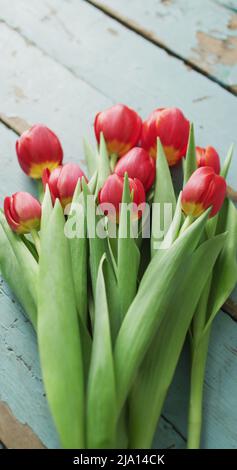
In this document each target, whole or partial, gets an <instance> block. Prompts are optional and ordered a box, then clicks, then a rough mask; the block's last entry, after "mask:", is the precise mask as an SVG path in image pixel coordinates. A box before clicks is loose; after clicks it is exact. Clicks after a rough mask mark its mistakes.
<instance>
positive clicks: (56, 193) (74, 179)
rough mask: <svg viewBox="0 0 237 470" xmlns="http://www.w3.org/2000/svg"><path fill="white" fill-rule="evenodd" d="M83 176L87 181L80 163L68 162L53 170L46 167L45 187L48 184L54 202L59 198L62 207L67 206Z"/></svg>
mask: <svg viewBox="0 0 237 470" xmlns="http://www.w3.org/2000/svg"><path fill="white" fill-rule="evenodd" d="M82 177H84V178H85V180H86V181H87V178H86V176H85V175H84V173H83V171H82V170H81V168H80V167H79V165H77V164H76V163H66V165H63V166H60V167H58V168H55V169H54V170H53V171H52V172H50V171H49V169H48V168H46V169H45V170H44V172H43V176H42V182H43V185H44V188H45V187H46V184H48V186H49V190H50V193H51V197H52V201H53V203H54V202H55V200H56V199H57V198H58V199H59V200H60V202H61V204H62V207H66V205H67V204H70V202H72V198H73V194H74V191H75V189H76V186H77V183H78V180H81V178H82Z"/></svg>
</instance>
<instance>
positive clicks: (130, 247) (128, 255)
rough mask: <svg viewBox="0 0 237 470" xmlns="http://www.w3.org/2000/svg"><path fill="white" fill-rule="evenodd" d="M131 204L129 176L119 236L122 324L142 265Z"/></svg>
mask: <svg viewBox="0 0 237 470" xmlns="http://www.w3.org/2000/svg"><path fill="white" fill-rule="evenodd" d="M130 203H131V195H130V189H129V183H128V175H127V173H126V175H125V177H124V186H123V198H122V205H121V211H120V218H119V235H118V270H117V278H118V292H119V293H120V295H119V299H118V301H119V304H120V319H121V322H122V320H123V318H124V316H125V315H126V312H127V310H128V307H129V306H130V304H131V302H132V300H133V299H134V297H135V295H136V291H137V276H138V268H139V263H140V252H139V250H138V248H137V245H136V243H135V240H134V237H133V234H131V233H130V231H131V230H132V227H131V214H130V211H129V210H127V205H128V204H130Z"/></svg>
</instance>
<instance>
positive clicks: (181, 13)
mask: <svg viewBox="0 0 237 470" xmlns="http://www.w3.org/2000/svg"><path fill="white" fill-rule="evenodd" d="M89 3H92V4H94V5H95V6H97V7H98V8H101V9H103V10H104V11H105V12H107V13H108V14H109V15H111V16H113V17H114V18H117V19H118V21H121V22H122V23H123V24H126V25H127V26H128V27H130V28H131V29H133V30H135V31H137V32H138V33H139V34H141V35H143V36H144V37H146V38H147V39H148V40H150V41H153V42H154V43H156V44H157V45H158V46H160V47H163V48H166V49H168V50H169V51H170V53H171V54H177V55H178V56H179V57H180V58H181V59H183V60H185V61H187V62H188V63H189V64H191V65H193V66H195V67H197V68H198V69H199V70H200V71H201V72H203V73H205V74H208V76H210V77H213V78H215V79H216V80H218V81H219V82H220V83H222V84H223V85H225V86H227V87H230V88H231V89H232V90H233V91H235V92H236V93H237V34H236V33H237V31H236V30H237V24H236V22H237V16H236V12H235V10H236V11H237V8H236V5H235V8H233V7H231V2H229V4H228V2H227V3H226V5H225V4H223V3H222V2H214V1H213V0H199V1H197V0H150V1H149V2H144V1H143V0H129V1H127V0H119V1H118V0H89ZM233 3H234V2H233Z"/></svg>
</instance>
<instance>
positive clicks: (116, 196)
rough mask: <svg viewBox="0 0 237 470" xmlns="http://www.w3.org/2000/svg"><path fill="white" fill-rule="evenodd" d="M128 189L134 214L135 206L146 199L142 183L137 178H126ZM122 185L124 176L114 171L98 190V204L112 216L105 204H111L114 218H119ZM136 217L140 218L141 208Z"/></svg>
mask: <svg viewBox="0 0 237 470" xmlns="http://www.w3.org/2000/svg"><path fill="white" fill-rule="evenodd" d="M128 183H129V189H130V191H131V193H132V194H133V203H134V215H135V212H136V208H137V207H136V206H139V205H140V204H142V203H145V201H146V195H145V190H144V187H143V184H142V183H141V181H139V180H138V179H136V178H135V179H132V178H128ZM123 186H124V178H123V177H122V176H118V175H116V174H115V173H114V174H113V175H110V176H109V177H108V179H107V180H106V182H105V184H104V186H103V188H102V189H101V191H100V192H99V204H100V207H101V209H102V211H103V212H105V213H106V214H108V215H111V218H113V214H110V213H108V210H107V204H112V205H113V207H114V210H115V212H116V219H117V221H118V220H119V210H120V204H121V202H122V197H123ZM135 205H136V206H135ZM135 216H136V217H138V218H140V217H141V216H142V209H141V210H139V211H138V212H137V213H136V215H135Z"/></svg>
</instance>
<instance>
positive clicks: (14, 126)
mask: <svg viewBox="0 0 237 470" xmlns="http://www.w3.org/2000/svg"><path fill="white" fill-rule="evenodd" d="M0 122H1V123H2V124H3V125H4V126H6V127H7V128H8V129H10V130H11V131H13V132H15V134H17V135H21V134H22V133H23V132H24V131H26V130H27V129H29V128H30V126H31V125H30V124H29V123H28V122H27V121H25V120H24V119H22V118H20V117H17V116H6V115H5V114H3V113H0ZM228 196H229V197H230V198H231V199H232V200H233V201H235V202H236V201H237V191H235V190H234V189H233V188H231V187H230V186H228ZM222 310H223V312H225V313H227V314H228V315H230V317H231V318H232V319H233V320H235V321H237V304H236V303H235V302H234V301H233V300H232V299H231V298H229V299H227V301H226V302H225V303H224V305H223V306H222Z"/></svg>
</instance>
